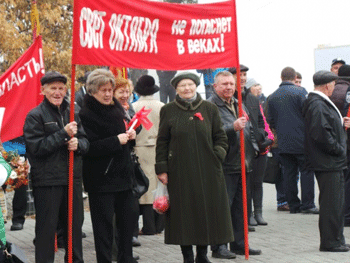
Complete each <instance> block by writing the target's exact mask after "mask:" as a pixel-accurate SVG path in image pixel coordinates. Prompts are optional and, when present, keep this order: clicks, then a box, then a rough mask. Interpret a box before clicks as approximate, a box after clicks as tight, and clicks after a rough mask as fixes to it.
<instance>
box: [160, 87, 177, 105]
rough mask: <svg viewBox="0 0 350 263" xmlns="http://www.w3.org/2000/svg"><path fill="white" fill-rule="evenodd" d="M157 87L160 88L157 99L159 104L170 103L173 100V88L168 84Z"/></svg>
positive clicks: (174, 95) (174, 93)
mask: <svg viewBox="0 0 350 263" xmlns="http://www.w3.org/2000/svg"><path fill="white" fill-rule="evenodd" d="M159 86H160V90H159V97H160V101H161V102H163V103H165V104H166V103H168V102H172V101H173V100H175V97H176V90H175V88H174V87H173V86H171V85H170V82H168V83H161V84H160V85H159ZM168 99H169V100H168Z"/></svg>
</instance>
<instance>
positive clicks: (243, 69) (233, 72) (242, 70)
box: [228, 64, 249, 75]
mask: <svg viewBox="0 0 350 263" xmlns="http://www.w3.org/2000/svg"><path fill="white" fill-rule="evenodd" d="M239 68H240V70H241V72H247V71H248V70H249V68H248V67H246V66H244V65H242V64H240V65H239ZM228 71H230V72H231V73H232V74H233V75H235V74H236V73H237V69H236V68H235V67H233V68H229V69H228Z"/></svg>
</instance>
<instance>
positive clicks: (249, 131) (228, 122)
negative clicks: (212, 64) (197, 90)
mask: <svg viewBox="0 0 350 263" xmlns="http://www.w3.org/2000/svg"><path fill="white" fill-rule="evenodd" d="M208 101H209V102H212V103H214V104H215V105H216V106H218V108H219V113H220V116H221V121H222V123H223V128H224V130H225V132H226V135H227V137H228V150H227V154H226V158H225V161H224V163H223V168H224V173H225V174H232V173H240V172H241V153H240V150H241V148H240V136H239V134H240V132H239V131H235V130H234V128H233V123H234V122H235V121H236V120H237V118H236V117H235V115H234V114H233V112H232V111H231V110H230V109H229V108H228V107H227V106H226V105H225V102H224V101H223V100H222V99H221V98H220V97H219V96H218V95H217V94H216V93H214V94H213V95H212V96H211V97H210V98H209V99H208ZM237 104H238V101H237V100H236V99H235V107H236V113H238V107H237ZM243 107H244V106H243ZM244 110H245V111H246V112H248V110H247V109H246V108H245V107H244ZM244 140H245V160H246V167H247V171H250V170H251V162H252V159H253V158H254V157H255V156H257V154H256V153H257V152H259V148H258V145H257V143H256V140H255V138H254V134H253V128H252V126H251V123H250V122H248V123H247V125H246V127H245V129H244Z"/></svg>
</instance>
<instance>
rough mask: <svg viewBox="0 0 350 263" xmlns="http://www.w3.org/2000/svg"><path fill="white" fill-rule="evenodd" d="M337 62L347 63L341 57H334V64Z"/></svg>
mask: <svg viewBox="0 0 350 263" xmlns="http://www.w3.org/2000/svg"><path fill="white" fill-rule="evenodd" d="M337 63H341V64H343V65H344V64H345V61H344V60H342V59H341V58H335V59H333V60H332V66H333V65H334V64H337Z"/></svg>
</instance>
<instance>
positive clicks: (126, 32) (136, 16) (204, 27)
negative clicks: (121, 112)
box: [72, 0, 238, 70]
mask: <svg viewBox="0 0 350 263" xmlns="http://www.w3.org/2000/svg"><path fill="white" fill-rule="evenodd" d="M73 17H74V21H73V54H72V63H73V64H76V65H101V66H106V65H109V66H115V67H128V68H147V69H148V68H152V69H162V70H181V69H206V68H209V67H210V68H222V67H236V66H237V65H238V54H237V52H236V46H237V42H236V39H237V36H236V35H237V27H236V5H235V0H231V1H224V2H218V3H211V4H174V3H164V2H155V1H145V0H127V1H125V0H113V1H106V0H84V1H80V0H74V16H73Z"/></svg>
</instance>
